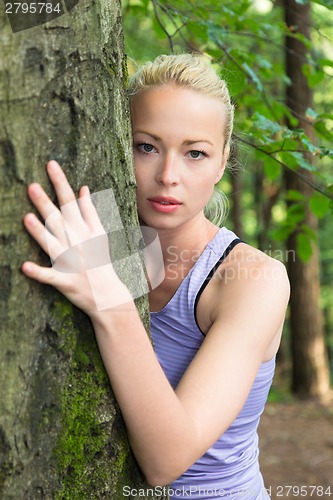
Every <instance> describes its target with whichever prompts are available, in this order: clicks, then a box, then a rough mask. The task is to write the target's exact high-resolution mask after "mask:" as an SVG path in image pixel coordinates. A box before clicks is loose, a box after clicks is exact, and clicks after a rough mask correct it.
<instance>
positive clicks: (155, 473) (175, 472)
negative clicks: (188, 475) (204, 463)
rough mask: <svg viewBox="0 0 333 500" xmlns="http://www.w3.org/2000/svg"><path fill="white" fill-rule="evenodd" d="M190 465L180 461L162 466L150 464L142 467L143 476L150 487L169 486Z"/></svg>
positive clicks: (169, 462)
mask: <svg viewBox="0 0 333 500" xmlns="http://www.w3.org/2000/svg"><path fill="white" fill-rule="evenodd" d="M189 466H190V464H188V463H187V464H186V465H185V464H183V463H180V462H179V461H178V460H175V461H173V463H172V461H168V462H167V463H165V462H164V463H162V464H156V463H155V464H150V465H146V466H145V467H142V472H143V475H144V477H145V479H146V481H147V483H148V484H149V485H150V486H153V487H156V486H168V485H169V484H171V483H172V482H173V481H175V480H176V479H178V478H179V477H180V476H181V475H182V474H183V473H184V472H185V471H186V470H187V469H188V468H189Z"/></svg>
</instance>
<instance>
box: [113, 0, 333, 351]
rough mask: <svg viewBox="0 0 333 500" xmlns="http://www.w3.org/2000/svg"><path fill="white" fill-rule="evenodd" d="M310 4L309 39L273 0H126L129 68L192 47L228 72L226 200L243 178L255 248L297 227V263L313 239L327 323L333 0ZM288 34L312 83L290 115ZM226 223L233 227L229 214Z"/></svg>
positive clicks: (330, 307)
mask: <svg viewBox="0 0 333 500" xmlns="http://www.w3.org/2000/svg"><path fill="white" fill-rule="evenodd" d="M297 1H298V3H302V4H305V3H308V2H309V0H297ZM310 3H311V7H312V19H313V26H312V41H311V42H310V41H309V40H307V39H306V38H305V37H304V36H303V35H302V34H300V33H298V32H297V27H295V29H294V30H290V29H289V28H287V26H286V25H285V22H284V20H283V12H282V8H281V7H279V3H278V2H273V1H271V0H253V1H251V0H239V1H238V2H235V1H232V0H225V1H224V2H220V1H218V0H202V1H201V2H193V1H192V0H175V1H173V2H168V1H166V0H160V1H158V0H125V1H124V3H123V14H124V28H125V43H126V52H127V54H128V57H129V69H130V72H133V71H134V70H135V64H134V61H135V62H136V63H139V64H140V63H142V62H145V61H147V60H151V59H153V58H154V57H156V56H157V55H158V54H161V53H173V52H174V53H179V52H184V51H194V52H199V53H201V54H204V55H206V56H207V57H208V58H209V59H210V60H211V61H212V62H213V63H214V66H215V68H216V70H217V72H218V73H219V74H221V76H222V77H223V78H225V79H226V80H227V83H228V86H229V89H230V93H231V95H232V96H233V99H234V101H235V104H236V119H235V128H234V144H235V157H236V162H237V166H236V167H235V168H234V171H233V172H232V173H231V174H230V173H229V176H228V175H226V174H225V175H224V178H223V180H222V182H221V183H220V184H221V186H222V188H223V190H225V192H226V193H227V194H228V196H229V197H230V199H231V207H232V204H233V199H234V196H235V193H233V190H232V182H231V181H232V178H231V175H233V176H237V177H238V178H240V179H241V182H242V197H241V204H242V209H243V215H242V223H243V225H244V228H245V236H246V239H247V240H248V241H249V242H250V243H254V244H260V242H262V241H264V243H262V244H264V245H266V246H264V247H262V245H261V247H262V250H264V251H267V250H265V248H266V249H267V248H268V249H269V252H270V253H271V254H273V255H274V251H277V250H276V249H279V248H281V246H282V247H283V246H284V242H285V241H286V239H287V237H288V235H289V234H291V233H292V232H295V231H296V233H297V252H298V255H299V257H300V258H301V259H303V260H304V261H306V260H307V259H309V257H310V256H311V254H312V250H313V245H314V244H319V246H320V247H321V249H322V255H323V257H322V305H323V307H324V313H325V317H326V320H327V329H328V330H330V325H331V326H332V327H333V302H332V294H331V283H332V280H333V264H332V250H331V247H332V236H333V226H332V222H331V219H332V214H333V174H332V168H331V165H332V159H333V149H332V144H333V114H332V111H331V109H332V105H333V85H332V75H333V60H332V58H331V54H332V53H333V52H332V45H333V40H332V39H333V36H332V35H333V30H332V25H333V24H332V23H333V1H332V0H317V1H312V2H310ZM286 36H289V37H294V38H296V39H297V40H299V41H300V42H301V43H303V44H304V45H305V46H306V48H307V54H306V57H305V58H304V64H303V72H304V75H305V76H306V78H307V81H308V83H309V86H310V87H311V88H312V89H313V92H314V105H313V107H312V108H311V109H310V108H309V109H307V110H306V113H305V116H303V117H297V118H296V117H294V116H293V115H292V114H291V112H290V110H289V109H288V108H287V106H286V104H285V90H286V87H287V86H288V85H291V83H292V82H290V81H289V79H288V77H287V76H286V73H285V63H284V50H285V47H284V46H285V38H286ZM304 120H305V121H306V122H307V123H308V124H310V125H311V126H312V129H313V132H314V139H313V140H311V139H310V138H309V137H308V136H307V134H306V133H305V132H304V130H303V129H302V128H301V124H302V123H304ZM287 124H290V128H289V127H288V125H287ZM245 167H246V173H245ZM285 169H287V170H288V171H292V172H293V173H294V175H298V176H299V177H300V178H301V179H302V180H303V182H305V183H307V184H309V185H310V186H311V187H312V188H313V190H314V191H313V194H312V195H311V196H310V198H309V199H307V198H306V197H305V196H304V195H303V194H302V193H300V192H298V191H288V192H286V191H285V189H284V183H283V172H284V170H285ZM308 209H310V210H311V211H312V212H313V214H314V215H315V216H316V217H318V218H319V233H318V234H314V233H313V232H312V231H311V230H310V229H309V228H308V227H307V226H306V225H305V224H304V215H305V212H306V210H308ZM265 211H268V212H269V222H268V227H265V223H264V222H263V219H264V216H263V215H262V214H263V213H264V212H265ZM231 215H232V210H231ZM228 225H230V226H231V227H232V219H230V220H228ZM265 232H266V234H264V233H265ZM263 234H264V238H262V235H263ZM285 254H286V252H285ZM327 342H328V345H329V347H330V348H331V352H332V353H333V338H332V337H330V336H328V341H327ZM332 358H333V355H332Z"/></svg>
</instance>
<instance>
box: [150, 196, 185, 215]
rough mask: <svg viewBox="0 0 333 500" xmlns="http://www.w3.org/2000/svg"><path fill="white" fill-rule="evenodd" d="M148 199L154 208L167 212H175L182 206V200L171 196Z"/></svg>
mask: <svg viewBox="0 0 333 500" xmlns="http://www.w3.org/2000/svg"><path fill="white" fill-rule="evenodd" d="M148 201H149V203H150V205H151V207H152V208H153V209H154V210H156V211H157V212H161V213H165V214H170V213H172V212H175V211H176V210H177V209H178V208H179V207H180V206H181V202H180V201H178V200H177V199H176V198H171V197H169V196H158V197H154V198H149V199H148Z"/></svg>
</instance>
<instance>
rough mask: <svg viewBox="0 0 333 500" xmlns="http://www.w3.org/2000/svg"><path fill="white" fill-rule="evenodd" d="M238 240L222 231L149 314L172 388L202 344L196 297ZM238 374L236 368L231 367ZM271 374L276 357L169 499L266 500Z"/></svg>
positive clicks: (173, 487)
mask: <svg viewBox="0 0 333 500" xmlns="http://www.w3.org/2000/svg"><path fill="white" fill-rule="evenodd" d="M240 241H241V240H239V239H238V238H237V236H236V235H235V234H234V233H233V232H232V231H229V230H228V229H226V228H221V229H220V230H219V231H218V233H217V234H216V235H215V236H214V238H213V239H212V240H211V241H210V242H209V243H208V245H207V246H206V248H205V249H204V251H203V252H202V254H201V255H200V257H199V258H198V260H197V261H196V262H195V264H194V266H193V267H192V268H191V270H190V272H189V273H188V274H187V276H186V277H185V278H184V280H183V281H182V283H181V284H180V286H179V288H178V289H177V291H176V293H175V294H174V295H173V297H172V298H171V299H170V301H169V302H168V303H167V304H166V305H165V306H164V307H163V309H161V310H160V311H158V312H152V313H151V314H150V320H151V335H152V339H153V342H154V349H155V353H156V356H157V358H158V360H159V362H160V364H161V366H162V368H163V370H164V373H165V375H166V377H167V378H168V380H169V382H170V384H171V385H172V387H173V388H175V387H176V386H177V384H178V382H179V380H180V379H181V377H182V375H183V373H184V372H185V370H186V368H187V366H188V365H189V363H190V362H191V360H192V359H193V357H194V356H195V354H196V352H197V351H198V349H199V347H200V345H201V343H202V342H203V340H204V336H203V334H202V332H201V330H200V328H199V326H198V324H197V321H196V316H195V310H196V303H197V301H198V299H199V297H200V294H201V292H202V291H203V289H204V287H205V286H206V284H207V283H208V282H209V279H210V277H211V276H212V275H213V274H214V271H215V270H216V269H217V267H218V266H219V265H220V263H221V262H222V260H223V259H224V258H225V257H226V256H227V255H228V253H229V252H230V251H231V250H232V249H233V248H234V246H235V245H236V244H237V243H239V242H240ZM237 369H241V367H238V366H237V364H236V363H235V370H237ZM274 369H275V358H273V359H272V360H270V361H267V362H266V363H262V364H261V366H260V368H259V371H258V373H257V376H256V378H255V381H254V383H253V386H252V389H251V391H250V394H249V396H248V398H247V401H246V402H245V405H244V406H243V409H242V410H241V412H240V413H239V415H238V417H237V418H236V419H235V420H234V422H233V423H232V424H231V426H230V427H229V429H227V431H226V432H224V434H222V436H221V437H220V438H219V439H218V440H217V441H216V442H215V443H214V444H213V446H211V448H209V450H208V451H207V452H206V453H205V454H204V455H203V456H202V457H201V458H200V459H199V460H198V461H197V462H196V463H195V464H193V465H192V466H191V467H190V468H189V469H188V470H187V471H186V472H185V473H184V474H183V475H182V476H181V477H180V478H178V479H177V480H176V481H174V482H173V483H172V484H171V485H170V490H169V497H170V499H172V498H174V499H178V500H185V499H188V498H191V499H195V500H212V499H216V498H228V500H233V499H236V498H242V499H247V500H262V499H266V498H269V495H268V494H267V492H266V490H265V488H264V484H263V480H262V476H261V473H260V470H259V462H258V455H259V451H258V434H257V428H258V425H259V419H260V415H261V413H262V412H263V410H264V407H265V403H266V400H267V396H268V392H269V389H270V386H271V383H272V379H273V375H274Z"/></svg>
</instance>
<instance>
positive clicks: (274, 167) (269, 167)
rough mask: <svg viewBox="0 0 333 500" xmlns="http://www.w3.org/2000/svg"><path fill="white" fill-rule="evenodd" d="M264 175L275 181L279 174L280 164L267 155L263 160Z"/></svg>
mask: <svg viewBox="0 0 333 500" xmlns="http://www.w3.org/2000/svg"><path fill="white" fill-rule="evenodd" d="M264 172H265V176H266V177H268V179H270V180H271V181H275V180H276V179H278V178H279V177H280V175H281V165H280V164H279V163H278V162H277V161H275V160H274V159H273V158H270V157H269V156H267V157H266V159H265V160H264Z"/></svg>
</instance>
